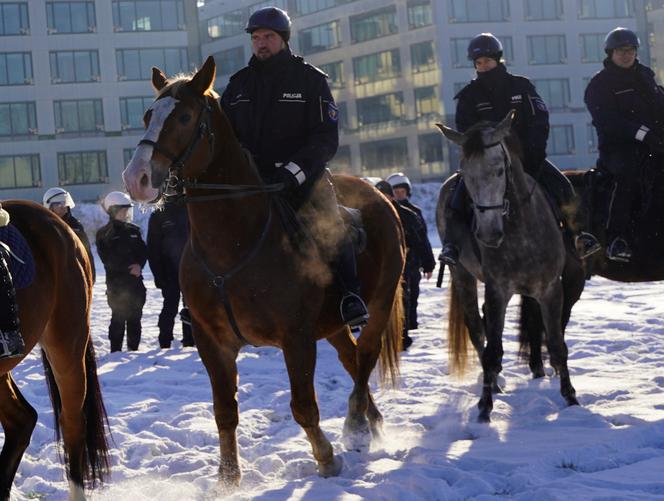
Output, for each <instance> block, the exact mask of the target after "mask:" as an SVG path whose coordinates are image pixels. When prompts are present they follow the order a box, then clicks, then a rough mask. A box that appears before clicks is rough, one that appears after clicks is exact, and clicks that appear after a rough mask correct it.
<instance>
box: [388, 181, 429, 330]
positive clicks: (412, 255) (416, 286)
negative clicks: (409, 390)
mask: <svg viewBox="0 0 664 501" xmlns="http://www.w3.org/2000/svg"><path fill="white" fill-rule="evenodd" d="M385 181H387V182H388V183H389V184H390V186H391V187H392V191H393V197H394V200H396V202H397V203H398V204H399V205H400V206H402V207H404V208H406V209H408V210H409V211H412V212H413V213H415V215H416V216H417V219H418V221H417V227H418V229H417V232H418V235H419V236H418V239H417V240H418V245H417V249H416V251H414V252H409V253H408V254H407V256H406V266H405V267H404V278H405V279H406V287H407V290H408V303H407V305H406V306H407V308H408V311H407V313H406V321H407V322H408V326H407V327H408V329H409V330H416V329H417V328H418V327H419V324H418V321H417V302H418V300H419V297H420V282H421V281H422V273H424V277H425V278H426V279H427V280H429V279H430V278H431V274H432V273H433V270H434V268H435V267H436V258H435V257H434V255H433V250H431V242H429V235H428V230H427V222H426V220H425V219H424V216H423V215H422V209H421V208H420V207H418V206H417V205H415V204H414V203H412V202H411V201H410V196H411V194H412V190H413V185H412V183H411V182H410V179H408V176H406V175H405V174H404V173H403V172H395V173H394V174H390V175H389V176H388V177H387V178H386V179H385ZM399 214H400V215H401V212H400V213H399ZM402 220H403V218H402Z"/></svg>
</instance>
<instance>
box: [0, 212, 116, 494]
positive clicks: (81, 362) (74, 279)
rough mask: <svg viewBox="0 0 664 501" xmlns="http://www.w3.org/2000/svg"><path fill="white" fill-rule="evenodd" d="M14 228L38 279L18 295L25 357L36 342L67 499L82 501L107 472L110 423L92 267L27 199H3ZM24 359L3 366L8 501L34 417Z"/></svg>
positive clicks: (0, 406) (0, 473)
mask: <svg viewBox="0 0 664 501" xmlns="http://www.w3.org/2000/svg"><path fill="white" fill-rule="evenodd" d="M2 206H3V208H5V209H6V210H7V212H9V214H10V217H11V223H12V224H14V225H15V226H16V228H18V229H19V231H20V232H21V233H22V234H23V236H24V237H25V239H26V241H27V242H28V244H29V245H30V248H31V249H32V253H33V255H34V258H35V269H36V276H35V279H34V281H33V282H32V284H31V285H30V286H28V287H26V288H24V289H20V290H18V291H17V301H18V307H19V320H20V325H21V332H22V334H23V338H24V341H25V346H26V353H28V352H29V351H30V350H32V349H33V347H34V346H35V345H36V344H37V343H39V344H40V345H41V347H42V361H43V363H44V369H45V373H46V379H47V382H48V387H49V392H50V395H51V400H52V403H53V410H54V415H55V419H56V427H55V428H56V436H57V439H58V440H59V439H60V438H62V439H63V441H64V452H65V460H66V465H67V468H66V470H67V475H68V478H69V482H70V499H76V500H78V499H84V493H83V487H84V484H85V483H87V484H88V485H90V486H94V485H95V484H96V483H97V482H98V481H103V479H104V477H105V475H106V474H107V473H108V446H107V443H106V428H105V426H106V425H107V419H106V411H105V409H104V404H103V402H102V399H101V392H100V388H99V382H98V380H97V364H96V360H95V353H94V348H93V346H92V340H91V339H90V305H91V302H92V269H91V267H90V261H89V259H88V254H87V252H86V250H85V247H83V244H82V243H81V241H80V240H79V239H78V237H76V235H75V234H74V233H73V232H72V231H71V230H70V229H69V227H68V226H67V225H66V224H65V223H64V222H62V220H61V219H60V218H59V217H57V216H56V215H54V214H53V213H52V212H50V211H48V210H46V209H44V208H43V207H42V206H41V205H37V204H35V203H32V202H26V201H8V202H3V204H2ZM20 360H21V359H9V360H1V361H0V423H2V427H3V429H4V432H5V441H4V444H3V447H2V453H0V497H2V499H9V492H10V490H11V486H12V482H13V480H14V476H15V475H16V470H17V468H18V465H19V463H20V461H21V458H22V457H23V453H24V452H25V449H26V448H27V447H28V444H29V443H30V437H31V435H32V431H33V429H34V427H35V424H36V423H37V412H36V411H35V409H34V408H33V407H32V406H31V405H30V404H29V403H28V402H27V401H26V400H25V398H24V397H23V395H21V392H20V391H19V389H18V386H17V385H16V383H15V382H14V380H13V379H12V375H11V373H10V371H11V370H12V368H14V367H15V366H16V365H17V364H18V363H20Z"/></svg>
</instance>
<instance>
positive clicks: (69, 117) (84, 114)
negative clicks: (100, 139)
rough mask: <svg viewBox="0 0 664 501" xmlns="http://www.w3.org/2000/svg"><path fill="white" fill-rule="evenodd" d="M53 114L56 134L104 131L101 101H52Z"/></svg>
mask: <svg viewBox="0 0 664 501" xmlns="http://www.w3.org/2000/svg"><path fill="white" fill-rule="evenodd" d="M53 113H54V115H55V133H56V134H62V133H68V132H96V131H103V130H104V111H103V108H102V103H101V99H79V100H66V101H64V100H63V101H54V102H53Z"/></svg>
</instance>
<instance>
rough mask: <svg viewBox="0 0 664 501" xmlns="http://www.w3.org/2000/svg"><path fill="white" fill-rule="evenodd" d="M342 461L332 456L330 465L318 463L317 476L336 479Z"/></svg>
mask: <svg viewBox="0 0 664 501" xmlns="http://www.w3.org/2000/svg"><path fill="white" fill-rule="evenodd" d="M343 464H344V462H343V460H342V459H341V458H340V457H339V456H333V457H332V462H330V463H325V464H323V463H318V474H319V475H320V476H321V477H323V478H329V477H336V476H338V475H339V473H341V468H342V467H343Z"/></svg>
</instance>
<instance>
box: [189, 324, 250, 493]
mask: <svg viewBox="0 0 664 501" xmlns="http://www.w3.org/2000/svg"><path fill="white" fill-rule="evenodd" d="M193 327H194V331H195V332H196V334H197V335H196V346H197V347H198V353H199V354H200V356H201V360H202V361H203V364H204V365H205V368H206V369H207V373H208V377H209V378H210V384H211V386H212V401H213V406H214V419H215V422H216V423H217V431H218V432H219V450H220V462H219V482H220V484H221V487H222V489H223V490H224V491H232V490H234V489H236V488H237V487H239V486H240V478H241V476H242V474H241V472H240V461H239V458H238V448H237V438H236V433H235V430H236V429H237V425H238V422H239V417H238V403H237V384H238V374H237V363H236V359H237V354H238V351H239V350H238V348H237V347H234V346H229V345H230V343H228V345H227V344H225V343H224V344H222V343H220V342H215V341H213V340H211V339H210V337H209V336H210V335H209V334H208V335H207V336H204V335H203V333H202V330H201V329H200V328H198V326H197V325H196V324H194V325H193Z"/></svg>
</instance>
